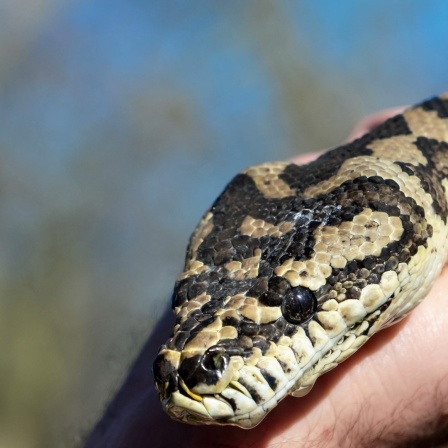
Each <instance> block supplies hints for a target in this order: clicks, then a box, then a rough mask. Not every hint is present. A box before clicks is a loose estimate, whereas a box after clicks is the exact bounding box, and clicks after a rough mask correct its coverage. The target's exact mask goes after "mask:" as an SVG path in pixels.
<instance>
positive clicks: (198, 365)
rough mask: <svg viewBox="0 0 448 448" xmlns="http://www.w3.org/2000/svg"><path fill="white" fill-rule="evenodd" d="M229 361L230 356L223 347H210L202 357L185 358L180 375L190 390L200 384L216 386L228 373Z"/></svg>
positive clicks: (180, 367)
mask: <svg viewBox="0 0 448 448" xmlns="http://www.w3.org/2000/svg"><path fill="white" fill-rule="evenodd" d="M229 360H230V357H229V355H228V354H227V353H225V352H224V350H223V348H222V347H216V346H215V347H210V348H209V349H208V350H207V351H206V352H205V353H204V354H203V355H202V356H200V355H194V356H192V357H190V358H185V359H184V360H183V361H182V362H181V364H180V366H179V370H178V373H179V376H180V377H181V378H182V380H183V381H184V382H185V384H186V385H187V386H188V387H189V388H194V387H196V386H197V385H199V384H207V385H211V384H216V383H217V382H218V381H219V380H220V378H221V377H222V375H223V373H224V372H225V371H226V369H227V367H228V365H229Z"/></svg>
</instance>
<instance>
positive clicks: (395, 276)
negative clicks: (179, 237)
mask: <svg viewBox="0 0 448 448" xmlns="http://www.w3.org/2000/svg"><path fill="white" fill-rule="evenodd" d="M447 201H448V93H445V94H442V95H440V96H438V97H434V98H431V99H429V100H426V101H424V102H422V103H420V104H418V105H416V106H414V107H411V108H408V109H407V110H405V111H404V112H403V113H402V114H399V115H397V116H394V117H392V118H389V119H388V120H386V121H384V122H383V123H382V124H380V125H378V126H377V127H375V128H374V129H372V130H371V131H370V132H369V133H367V134H365V135H364V136H362V137H360V138H358V139H356V140H354V141H353V142H350V143H347V144H344V145H342V146H340V147H338V148H336V149H333V150H330V151H328V152H326V153H324V154H323V155H321V156H320V157H319V158H318V159H316V160H315V161H313V162H311V163H309V164H307V165H297V164H294V163H291V162H270V163H264V164H261V165H257V166H252V167H250V168H247V169H246V170H244V171H242V172H241V173H239V174H238V175H236V177H234V178H233V180H231V182H230V183H229V184H228V185H227V186H226V188H225V189H224V191H223V192H222V193H221V194H220V195H219V197H218V198H217V199H216V201H215V202H214V203H213V204H212V206H211V207H210V208H209V210H208V211H207V212H206V213H205V214H204V216H203V218H202V219H201V221H200V223H199V224H198V226H197V227H196V229H195V230H194V232H193V234H192V236H191V238H190V240H189V244H188V248H187V254H186V261H185V268H184V270H183V272H182V274H181V275H180V276H179V277H178V278H177V280H176V283H175V287H174V292H173V296H172V308H173V310H174V313H175V316H176V323H175V326H174V329H173V333H172V336H171V337H170V338H169V339H168V341H167V342H166V343H165V344H164V345H162V346H161V347H160V350H159V352H158V354H157V357H156V358H155V361H154V363H153V374H154V379H155V385H156V388H157V391H158V393H159V395H160V400H161V403H162V406H163V409H164V410H165V411H166V412H167V413H168V415H169V416H170V417H172V418H173V419H175V420H178V421H181V422H185V423H189V424H195V425H201V424H204V425H234V426H239V427H241V428H245V429H249V428H253V427H254V426H256V425H257V424H259V423H260V422H261V421H262V420H263V418H264V417H265V416H266V415H267V414H268V413H269V412H270V411H271V410H272V409H273V408H274V407H275V406H276V405H277V404H278V403H279V402H280V401H281V400H282V399H283V398H284V397H285V396H287V395H292V396H295V397H302V396H304V395H306V394H307V393H308V392H309V391H310V389H311V388H312V387H313V385H314V383H315V381H316V380H317V379H318V377H319V376H321V375H322V374H324V373H326V372H328V371H330V370H331V369H333V368H334V367H336V366H337V365H338V364H339V363H341V362H342V361H344V360H345V359H347V358H348V357H349V356H351V355H352V354H353V353H355V352H356V351H357V350H358V349H359V348H360V347H362V346H363V345H364V344H365V343H366V341H368V340H369V338H370V337H371V336H373V335H374V334H375V333H376V332H378V331H379V330H381V329H383V328H386V327H388V326H390V325H391V324H394V323H395V322H397V321H399V320H400V319H401V318H403V317H404V316H405V315H406V314H407V313H408V312H409V311H411V310H412V309H413V308H414V307H415V306H416V305H417V304H418V303H419V302H421V300H422V299H423V298H424V297H425V296H426V295H427V293H428V291H429V290H430V288H431V286H432V284H433V283H434V281H435V279H436V278H437V276H438V275H439V273H440V271H441V269H442V267H443V265H444V263H445V261H446V258H447V253H448V247H447V241H448V238H447V236H448V235H447V233H448V226H447V216H448V202H447Z"/></svg>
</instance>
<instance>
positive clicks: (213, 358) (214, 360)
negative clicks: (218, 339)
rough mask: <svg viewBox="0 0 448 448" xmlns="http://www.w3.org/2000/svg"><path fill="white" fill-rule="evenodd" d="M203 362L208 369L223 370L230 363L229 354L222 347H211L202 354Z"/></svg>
mask: <svg viewBox="0 0 448 448" xmlns="http://www.w3.org/2000/svg"><path fill="white" fill-rule="evenodd" d="M201 364H202V366H203V367H204V369H206V370H210V371H215V372H216V371H218V372H223V371H224V370H225V369H226V368H227V366H228V364H229V356H228V355H227V354H226V353H224V351H223V350H222V348H220V347H211V348H209V349H208V350H207V351H206V352H205V353H204V355H203V356H202V360H201Z"/></svg>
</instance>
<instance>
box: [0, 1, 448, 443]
mask: <svg viewBox="0 0 448 448" xmlns="http://www.w3.org/2000/svg"><path fill="white" fill-rule="evenodd" d="M447 23H448V4H447V3H446V1H444V0H440V1H435V0H428V1H425V2H420V1H413V0H412V1H411V0H410V1H406V2H405V1H394V0H377V1H376V2H359V1H356V0H339V1H337V2H334V1H331V0H327V1H324V0H322V1H319V2H315V1H312V0H309V1H300V2H299V1H283V0H275V1H274V0H271V1H267V0H244V1H243V0H242V1H228V0H214V1H209V0H203V1H201V0H190V1H181V0H169V1H167V0H160V1H156V0H152V1H150V2H147V1H139V0H109V1H101V0H90V1H87V0H86V1H82V0H77V1H76V0H73V1H68V0H65V1H64V0H34V1H32V0H19V1H18V0H0V297H1V300H0V349H1V356H0V447H1V448H3V447H8V448H9V447H13V448H28V447H38V448H40V447H42V448H43V447H58V446H62V447H65V446H67V447H72V446H77V445H79V444H80V443H81V441H82V439H83V437H85V435H86V434H87V433H88V431H89V429H90V427H91V426H92V425H93V424H94V423H95V421H96V420H97V418H98V417H99V415H100V414H101V413H102V411H103V409H104V407H105V406H106V404H107V402H108V401H109V400H110V398H111V397H112V396H113V393H114V391H116V389H117V388H118V386H119V384H120V382H121V381H122V379H123V378H124V376H125V373H126V371H127V369H128V367H129V366H130V364H131V363H132V360H133V359H134V358H135V356H136V355H137V353H138V351H139V348H140V347H141V345H142V344H143V342H144V340H145V338H147V337H148V335H149V334H150V332H151V329H152V328H153V326H154V324H155V322H156V321H157V319H158V318H159V316H160V315H161V314H162V312H163V311H164V310H165V308H166V307H167V304H168V303H169V299H170V294H171V288H172V286H173V282H174V279H175V277H176V275H177V274H178V273H179V272H180V270H181V268H182V264H183V258H184V250H185V246H186V243H187V239H188V236H189V234H190V233H191V231H192V229H193V228H194V226H195V225H196V223H197V221H198V220H199V218H200V216H201V214H202V213H203V212H204V211H205V209H206V208H207V207H208V206H209V205H210V203H211V202H212V201H213V200H214V198H215V197H216V196H217V194H218V193H219V192H220V190H221V189H222V188H223V187H224V185H225V184H226V182H227V181H228V180H230V178H231V177H232V176H233V175H234V174H235V173H236V172H237V171H239V170H241V169H242V168H244V167H246V166H248V165H252V164H257V163H261V162H264V161H268V160H281V159H285V158H288V157H292V156H294V155H296V154H298V153H303V152H308V151H316V150H319V149H322V148H327V147H330V146H334V145H337V144H338V143H340V142H341V141H342V140H343V139H344V137H345V136H346V135H347V134H348V132H349V131H350V129H351V127H352V126H353V125H354V123H355V122H356V121H357V120H358V119H360V118H361V117H362V116H364V115H365V114H368V113H372V112H375V111H377V110H379V109H382V108H385V107H390V106H396V105H401V104H410V103H414V102H416V101H419V100H421V99H423V98H425V97H428V96H431V95H433V94H436V93H440V92H443V91H445V90H448V60H447V54H448V27H447ZM149 374H150V366H148V375H149Z"/></svg>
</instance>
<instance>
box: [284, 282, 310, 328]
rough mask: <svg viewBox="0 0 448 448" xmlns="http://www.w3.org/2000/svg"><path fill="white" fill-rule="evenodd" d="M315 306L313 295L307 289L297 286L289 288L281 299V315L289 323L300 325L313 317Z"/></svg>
mask: <svg viewBox="0 0 448 448" xmlns="http://www.w3.org/2000/svg"><path fill="white" fill-rule="evenodd" d="M316 305H317V303H316V298H315V296H314V294H313V293H312V292H311V291H310V290H309V289H306V288H302V287H301V286H298V287H296V288H291V289H290V290H289V292H288V293H287V294H286V295H285V297H284V298H283V302H282V314H283V317H284V318H285V319H286V320H287V321H288V322H289V323H291V324H295V325H298V324H302V323H304V322H306V321H308V320H309V319H311V317H313V315H314V313H315V312H316Z"/></svg>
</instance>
